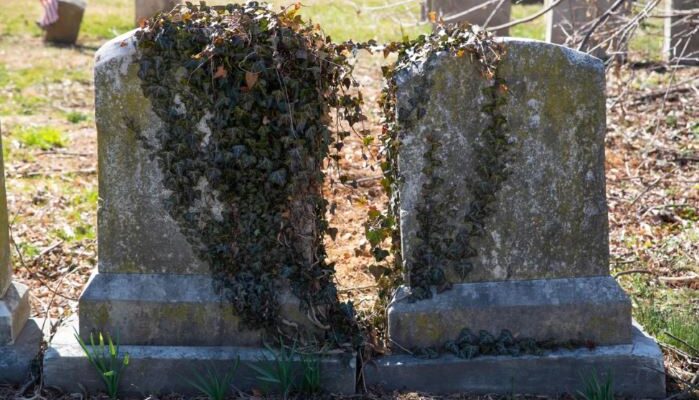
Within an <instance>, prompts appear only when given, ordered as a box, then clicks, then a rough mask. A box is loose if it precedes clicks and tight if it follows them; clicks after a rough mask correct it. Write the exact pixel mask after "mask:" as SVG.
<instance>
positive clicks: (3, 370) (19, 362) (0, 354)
mask: <svg viewBox="0 0 699 400" xmlns="http://www.w3.org/2000/svg"><path fill="white" fill-rule="evenodd" d="M43 340H44V335H43V333H42V331H41V321H39V320H35V319H30V320H29V321H27V322H26V323H25V324H24V328H23V329H22V331H21V332H20V333H19V336H18V337H17V338H16V339H15V341H14V343H13V344H10V345H6V346H0V383H3V384H4V383H12V384H22V383H25V382H27V380H29V379H30V374H31V372H32V367H33V366H34V364H35V361H36V358H37V356H38V354H39V350H40V349H41V343H42V342H43ZM37 366H38V363H37Z"/></svg>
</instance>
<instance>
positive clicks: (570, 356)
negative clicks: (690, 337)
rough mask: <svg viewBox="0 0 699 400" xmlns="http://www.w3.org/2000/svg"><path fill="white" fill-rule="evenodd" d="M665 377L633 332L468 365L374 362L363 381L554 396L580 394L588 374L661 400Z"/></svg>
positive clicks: (659, 361) (651, 349) (654, 349)
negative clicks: (619, 341)
mask: <svg viewBox="0 0 699 400" xmlns="http://www.w3.org/2000/svg"><path fill="white" fill-rule="evenodd" d="M664 371H665V370H664V367H663V355H662V353H661V351H660V348H659V347H658V345H657V343H656V342H655V340H653V338H651V337H649V336H647V335H646V334H645V333H644V332H643V331H641V330H640V329H639V328H638V327H634V332H633V342H632V344H625V345H616V346H602V347H597V348H595V349H593V350H590V349H577V350H559V351H554V352H549V353H546V354H545V355H543V356H522V357H510V356H484V357H476V358H473V359H470V360H466V359H461V358H457V357H455V356H452V355H444V356H441V357H440V358H436V359H431V360H426V359H419V358H415V357H413V356H409V355H393V356H386V357H382V358H379V359H376V360H373V361H372V363H371V364H368V365H367V366H366V367H365V368H364V371H363V375H364V379H365V383H366V384H367V385H369V386H372V385H374V386H380V387H381V388H383V389H384V390H407V391H420V392H429V393H435V394H440V393H457V392H465V393H470V394H509V393H517V394H532V395H547V396H557V395H560V394H563V393H569V394H577V392H578V391H579V390H584V388H585V383H584V382H585V380H586V379H589V378H590V377H591V376H592V375H593V374H597V379H598V381H599V382H601V383H603V382H605V376H606V375H605V374H611V377H612V383H613V387H614V391H615V393H616V394H617V395H620V396H624V397H628V398H634V399H637V398H663V397H665V372H664Z"/></svg>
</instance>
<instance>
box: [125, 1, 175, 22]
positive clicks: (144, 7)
mask: <svg viewBox="0 0 699 400" xmlns="http://www.w3.org/2000/svg"><path fill="white" fill-rule="evenodd" d="M179 4H182V0H136V4H135V6H136V25H138V24H139V23H140V22H141V21H142V20H144V19H148V18H151V17H153V16H155V14H157V13H161V12H170V11H171V10H172V9H173V8H175V7H176V6H178V5H179Z"/></svg>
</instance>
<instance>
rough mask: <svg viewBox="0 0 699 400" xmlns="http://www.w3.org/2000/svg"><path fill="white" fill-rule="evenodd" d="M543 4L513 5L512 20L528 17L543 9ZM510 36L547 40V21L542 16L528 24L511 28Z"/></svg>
mask: <svg viewBox="0 0 699 400" xmlns="http://www.w3.org/2000/svg"><path fill="white" fill-rule="evenodd" d="M541 7H542V5H541V4H513V5H512V16H511V20H513V21H514V20H517V19H520V18H524V17H528V16H530V15H532V14H534V13H536V12H537V11H539V10H540V9H541ZM510 36H513V37H522V38H529V39H537V40H544V39H546V20H545V19H544V16H541V17H539V18H537V19H535V20H534V21H531V22H527V23H526V24H520V25H515V26H513V27H512V28H510Z"/></svg>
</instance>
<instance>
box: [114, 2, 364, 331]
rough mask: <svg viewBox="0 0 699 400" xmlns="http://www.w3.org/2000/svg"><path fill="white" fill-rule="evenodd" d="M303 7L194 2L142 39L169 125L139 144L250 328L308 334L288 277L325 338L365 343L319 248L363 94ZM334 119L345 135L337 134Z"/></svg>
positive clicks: (145, 67)
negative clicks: (290, 306) (285, 300)
mask: <svg viewBox="0 0 699 400" xmlns="http://www.w3.org/2000/svg"><path fill="white" fill-rule="evenodd" d="M298 10H299V6H295V7H290V8H287V9H285V10H283V11H282V12H273V11H272V10H271V8H270V7H268V6H267V5H266V4H264V3H258V2H249V3H247V4H244V5H241V4H229V5H227V6H225V7H224V6H221V7H209V6H207V5H206V4H205V3H203V2H202V3H201V4H200V5H198V6H194V5H192V4H191V3H187V4H186V6H185V7H183V8H181V9H180V10H179V11H178V12H173V13H170V14H168V15H161V16H159V17H156V18H155V19H153V20H151V21H149V22H148V23H147V25H146V26H145V28H144V29H142V30H139V31H137V33H136V35H137V37H138V40H139V47H140V49H141V52H142V57H141V59H140V70H139V76H140V77H141V79H142V81H143V84H142V89H143V93H144V94H145V95H146V97H148V98H149V99H150V101H151V103H152V104H153V109H154V111H155V112H156V114H157V115H158V116H159V117H160V118H161V119H162V120H163V121H164V122H165V125H166V128H165V129H163V130H162V131H161V132H160V133H159V134H158V135H157V137H156V141H157V143H155V144H151V143H148V142H147V141H145V140H144V141H143V143H144V146H148V147H152V148H153V153H154V155H155V156H156V158H157V160H158V164H159V166H160V168H161V170H162V172H163V177H164V178H163V183H164V185H165V186H166V187H167V188H168V189H169V190H171V191H172V193H173V194H172V196H170V198H168V199H167V201H166V204H165V207H166V208H167V210H168V212H169V213H170V215H172V216H173V218H174V219H175V220H176V221H177V222H178V223H179V225H180V227H181V230H182V232H183V233H184V234H185V236H186V237H187V239H188V240H189V241H190V242H191V243H192V244H193V246H194V247H195V248H196V249H198V254H199V256H200V258H202V259H203V260H205V261H206V262H207V264H208V265H209V266H210V268H211V271H212V273H213V275H214V277H215V281H216V284H217V289H218V290H219V291H221V292H222V293H223V294H224V295H225V297H226V298H227V299H228V300H229V301H230V302H231V303H232V304H233V306H234V308H235V311H236V314H237V315H239V316H240V317H241V319H242V320H243V322H244V323H245V324H247V325H248V327H250V328H263V329H266V330H267V331H268V332H270V333H272V332H274V333H276V332H278V331H279V330H281V331H283V332H284V333H285V335H286V336H287V337H294V336H297V335H298V334H300V333H301V332H294V330H293V329H292V328H290V325H289V324H283V323H282V321H281V319H280V316H279V298H278V293H280V292H281V291H282V290H283V286H284V285H285V282H288V283H290V286H291V289H292V290H293V292H294V294H296V295H297V296H298V297H299V298H300V299H301V300H302V302H303V305H304V307H305V308H306V309H307V310H308V313H307V314H308V315H309V319H310V320H311V322H312V324H313V325H315V326H317V327H320V328H322V330H323V331H324V334H323V335H322V336H323V337H319V338H317V339H318V342H320V343H324V342H326V341H330V342H333V343H351V342H353V341H354V342H355V344H356V340H355V339H356V338H357V335H356V332H357V331H356V329H355V328H354V326H353V323H352V322H351V318H352V317H353V313H354V312H353V310H352V307H351V304H340V303H339V301H338V299H337V292H336V289H335V286H334V284H333V275H334V266H333V265H332V264H329V263H328V262H327V261H326V253H325V248H324V245H323V243H322V238H323V233H324V232H325V231H326V229H327V228H328V226H327V225H328V224H327V221H326V220H325V210H326V207H327V202H326V201H325V199H324V198H323V197H322V194H321V188H322V184H323V173H322V169H321V168H322V163H323V160H324V159H326V158H327V157H330V158H333V159H337V158H339V155H338V152H339V150H340V149H341V147H342V145H341V144H342V140H343V139H344V138H345V137H347V136H348V135H349V134H350V128H351V127H352V125H354V124H355V123H357V122H359V121H361V120H363V119H364V117H363V115H362V114H361V108H360V106H361V103H362V98H361V96H360V95H355V94H352V90H353V88H354V87H355V86H356V82H355V81H354V80H353V79H352V76H351V73H352V65H351V64H350V62H349V59H348V57H349V55H350V53H349V51H348V50H350V49H351V48H352V47H351V46H350V45H337V44H334V43H332V42H331V41H330V39H329V38H326V37H325V36H324V35H323V34H322V32H321V31H320V29H319V28H318V27H317V26H313V25H311V24H309V23H306V22H305V21H303V20H302V19H301V17H300V16H299V15H298ZM331 111H334V112H335V113H336V117H337V121H338V123H339V124H342V126H345V127H346V128H347V129H340V130H339V132H337V134H336V135H333V134H332V133H331V131H330V129H329V124H330V121H331V119H330V112H331ZM127 122H128V121H127ZM309 250H312V251H311V252H310V254H309Z"/></svg>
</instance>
